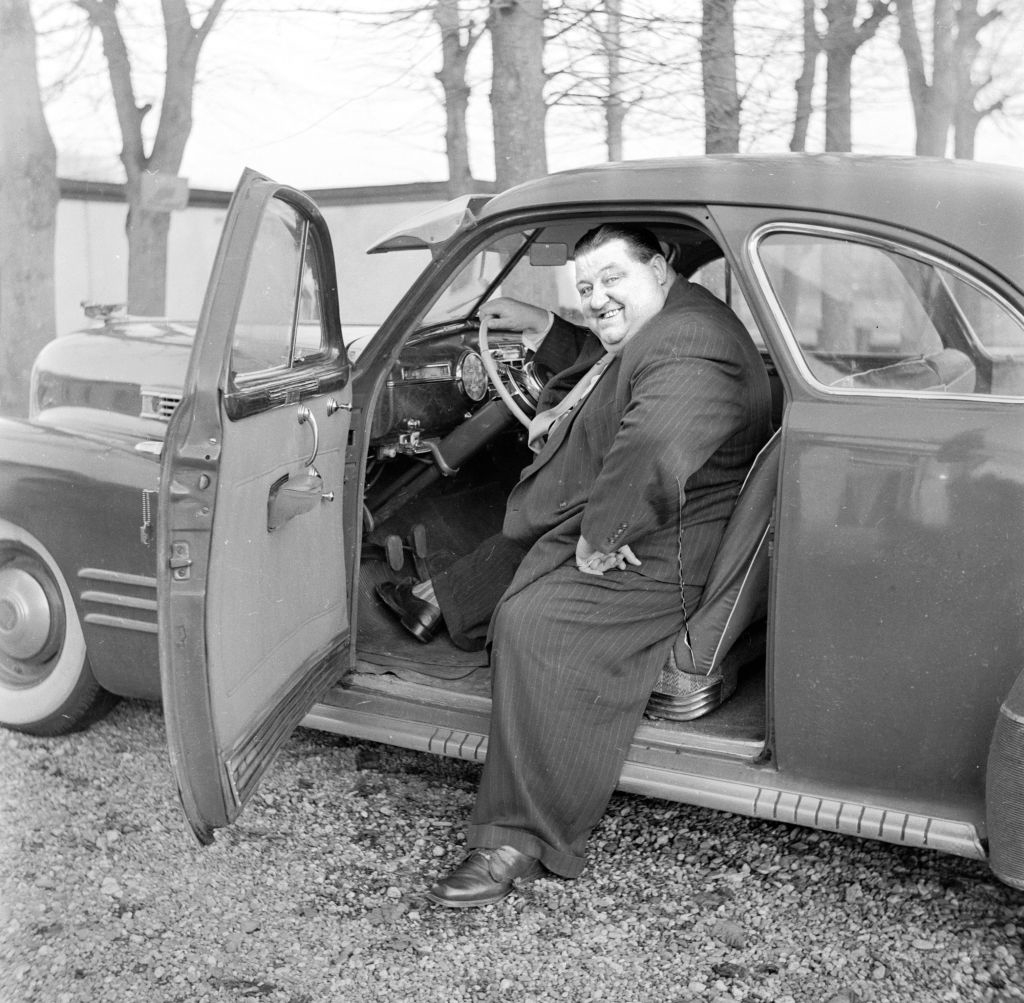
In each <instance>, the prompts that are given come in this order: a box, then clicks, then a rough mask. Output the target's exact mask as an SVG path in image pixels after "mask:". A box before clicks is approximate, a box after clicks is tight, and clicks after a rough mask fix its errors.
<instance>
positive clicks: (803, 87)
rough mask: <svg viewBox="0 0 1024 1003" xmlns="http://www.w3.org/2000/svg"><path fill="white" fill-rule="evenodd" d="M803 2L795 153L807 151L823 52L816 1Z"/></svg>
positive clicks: (795, 123) (794, 140)
mask: <svg viewBox="0 0 1024 1003" xmlns="http://www.w3.org/2000/svg"><path fill="white" fill-rule="evenodd" d="M803 2H804V15H803V27H804V39H803V45H804V52H803V66H802V68H801V70H800V76H799V77H798V78H797V81H796V114H795V115H794V118H793V138H792V139H791V140H790V141H789V148H790V150H791V151H792V152H793V153H803V152H804V151H805V150H806V149H807V127H808V126H809V125H810V121H811V111H812V109H813V106H812V97H813V95H814V77H815V74H816V72H817V66H818V53H819V52H821V39H820V38H819V37H818V29H817V28H816V27H815V24H814V10H815V0H803Z"/></svg>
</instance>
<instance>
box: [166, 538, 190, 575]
mask: <svg viewBox="0 0 1024 1003" xmlns="http://www.w3.org/2000/svg"><path fill="white" fill-rule="evenodd" d="M167 564H168V565H169V566H170V569H171V576H172V577H173V578H174V580H175V581H176V582H187V581H188V580H189V577H190V576H191V574H192V572H191V571H189V568H191V567H192V558H191V557H190V556H189V552H188V544H187V543H172V544H171V556H170V558H168V561H167Z"/></svg>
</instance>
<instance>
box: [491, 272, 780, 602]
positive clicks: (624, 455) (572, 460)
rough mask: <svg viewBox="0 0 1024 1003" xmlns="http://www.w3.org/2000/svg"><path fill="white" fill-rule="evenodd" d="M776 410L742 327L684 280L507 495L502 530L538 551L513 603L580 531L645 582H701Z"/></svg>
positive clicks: (570, 548) (569, 551)
mask: <svg viewBox="0 0 1024 1003" xmlns="http://www.w3.org/2000/svg"><path fill="white" fill-rule="evenodd" d="M563 323H564V322H563ZM591 347H592V346H591ZM583 355H587V356H588V358H589V354H588V353H587V352H586V351H584V353H583ZM584 361H586V360H584ZM590 361H592V360H590ZM770 413H771V394H770V390H769V385H768V377H767V373H766V371H765V367H764V363H763V362H762V360H761V357H760V355H759V354H758V352H757V349H756V347H755V346H754V344H753V342H752V341H751V339H750V336H749V334H748V333H747V331H746V330H745V329H744V327H743V325H742V324H741V323H740V321H739V320H738V319H737V318H736V316H735V314H733V312H732V311H731V310H730V309H729V308H728V307H727V306H726V305H725V304H724V303H722V302H721V301H720V300H719V299H717V298H716V297H715V296H713V295H712V294H711V293H709V292H708V291H707V290H706V289H704V288H702V287H701V286H698V285H694V284H692V283H690V282H687V281H686V280H685V279H683V278H682V277H679V278H677V279H676V281H675V283H674V284H673V286H672V288H671V289H670V290H669V293H668V298H667V300H666V302H665V306H664V307H663V308H662V310H661V312H660V313H658V315H657V316H656V317H654V318H653V319H652V320H650V321H649V322H648V323H647V324H646V325H645V326H644V327H643V328H642V329H641V330H640V331H638V332H637V333H636V334H635V335H634V336H633V338H631V339H630V340H629V341H628V342H627V343H626V345H625V347H624V348H623V350H622V352H621V354H620V355H619V356H617V357H616V359H615V360H614V361H613V362H612V364H611V365H610V366H609V367H608V369H607V370H606V371H605V374H604V375H603V376H602V378H601V380H600V381H599V382H598V384H597V386H596V387H595V388H594V390H593V391H592V392H591V393H590V395H589V396H588V397H587V398H586V400H585V401H584V402H583V404H582V405H581V406H580V407H578V408H577V409H576V411H575V412H573V413H572V415H571V416H570V417H569V419H568V420H566V421H564V422H562V424H561V425H559V426H558V428H557V429H556V430H555V431H554V433H553V434H552V436H551V438H550V439H549V440H548V443H547V445H546V446H545V447H544V449H542V450H541V452H540V453H539V454H538V455H537V457H536V459H535V460H534V462H533V463H532V464H531V465H530V466H529V467H527V468H526V469H525V470H524V471H523V474H522V476H521V478H520V481H519V483H518V484H517V485H516V487H515V488H514V489H513V491H512V493H511V495H510V496H509V500H508V505H507V508H506V515H505V524H504V528H503V532H504V534H505V535H506V536H509V537H512V538H513V539H515V540H519V541H520V542H523V543H526V544H532V547H531V549H530V551H529V553H528V554H527V556H526V558H525V559H524V560H523V563H522V564H521V565H520V568H519V571H518V573H517V574H516V577H515V580H514V581H513V583H512V585H511V586H510V588H509V591H508V592H507V593H506V595H511V594H513V593H515V592H517V591H519V590H520V589H522V588H524V587H525V586H526V585H528V584H529V583H530V582H532V581H535V580H536V579H537V578H539V577H540V576H541V575H543V574H546V573H547V572H549V571H551V570H553V569H554V568H556V567H559V566H560V565H561V564H564V563H565V562H566V561H568V560H569V559H571V558H572V556H573V554H574V553H575V549H576V542H577V540H578V539H579V537H580V535H581V534H582V535H583V536H584V537H585V538H586V539H587V541H588V542H589V543H590V544H591V545H592V546H594V547H597V548H598V549H599V550H602V551H605V552H610V551H612V550H615V549H616V548H618V547H621V546H623V545H625V544H628V545H629V546H630V547H631V548H632V549H633V552H634V553H635V554H636V556H637V557H638V558H639V559H640V561H641V565H640V568H639V569H637V570H638V571H639V573H640V574H642V575H645V576H648V577H650V578H654V579H657V580H659V581H665V582H669V581H672V582H675V581H679V582H680V584H681V585H682V584H686V585H694V586H702V585H703V584H704V582H705V580H706V577H707V573H708V569H709V567H710V565H711V561H712V560H713V558H714V555H715V552H716V550H717V548H718V543H719V540H720V538H721V533H722V529H723V528H724V526H725V523H726V521H727V520H728V518H729V514H730V513H731V511H732V507H733V503H734V501H735V498H736V495H737V493H738V491H739V488H740V485H741V484H742V482H743V478H744V475H745V474H746V472H747V469H748V468H749V466H750V464H751V462H752V461H753V458H754V456H755V455H756V454H757V451H758V449H759V448H760V447H761V445H762V444H763V443H764V442H765V441H766V440H767V438H768V436H769V434H770V426H771V417H770Z"/></svg>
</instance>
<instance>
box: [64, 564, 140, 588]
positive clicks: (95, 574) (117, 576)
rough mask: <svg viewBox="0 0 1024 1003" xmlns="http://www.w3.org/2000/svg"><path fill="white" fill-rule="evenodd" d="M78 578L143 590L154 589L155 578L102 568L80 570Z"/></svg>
mask: <svg viewBox="0 0 1024 1003" xmlns="http://www.w3.org/2000/svg"><path fill="white" fill-rule="evenodd" d="M78 577H79V578H84V579H86V580H87V581H94V582H115V583H117V584H118V585H136V586H138V587H139V588H143V589H155V588H156V578H151V577H150V576H149V575H129V574H127V573H126V572H122V571H107V570H105V569H103V568H81V569H79V572H78Z"/></svg>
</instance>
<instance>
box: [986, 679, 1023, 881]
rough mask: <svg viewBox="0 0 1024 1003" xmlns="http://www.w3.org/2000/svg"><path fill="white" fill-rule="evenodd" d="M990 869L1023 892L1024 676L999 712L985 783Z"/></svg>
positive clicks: (1014, 686) (1018, 680) (1015, 685)
mask: <svg viewBox="0 0 1024 1003" xmlns="http://www.w3.org/2000/svg"><path fill="white" fill-rule="evenodd" d="M985 812H986V815H987V821H988V842H989V865H990V866H991V868H992V871H993V873H994V874H995V875H996V877H998V878H999V879H1000V880H1002V881H1005V882H1006V883H1007V884H1008V885H1011V886H1012V887H1014V888H1020V889H1024V672H1022V673H1021V674H1020V675H1019V676H1018V677H1017V681H1016V682H1015V683H1014V684H1013V688H1012V689H1011V690H1010V693H1009V695H1008V696H1007V698H1006V699H1005V700H1004V701H1003V704H1002V706H1001V707H1000V708H999V716H998V718H997V719H996V726H995V731H994V732H993V733H992V745H991V747H990V748H989V753H988V774H987V777H986V782H985Z"/></svg>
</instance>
